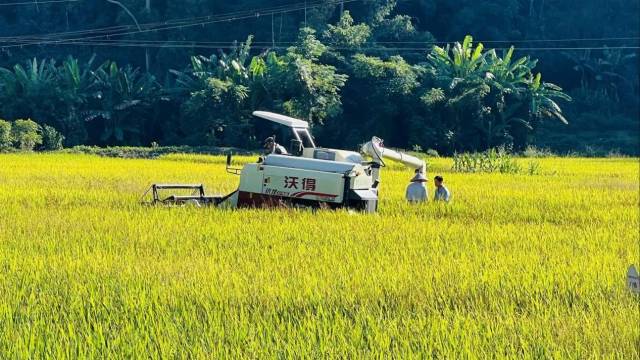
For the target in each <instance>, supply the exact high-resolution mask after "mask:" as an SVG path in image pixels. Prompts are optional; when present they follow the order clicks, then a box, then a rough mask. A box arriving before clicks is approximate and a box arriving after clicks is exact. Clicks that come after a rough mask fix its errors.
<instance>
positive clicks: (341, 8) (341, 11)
mask: <svg viewBox="0 0 640 360" xmlns="http://www.w3.org/2000/svg"><path fill="white" fill-rule="evenodd" d="M342 14H344V0H342V1H341V2H340V19H342Z"/></svg>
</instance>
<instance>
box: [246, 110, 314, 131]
mask: <svg viewBox="0 0 640 360" xmlns="http://www.w3.org/2000/svg"><path fill="white" fill-rule="evenodd" d="M253 116H257V117H259V118H261V119H265V120H269V121H273V122H275V123H278V124H282V125H284V126H288V127H291V128H298V129H300V128H302V129H308V128H309V123H308V122H306V121H302V120H299V119H295V118H292V117H289V116H285V115H280V114H275V113H272V112H268V111H254V112H253Z"/></svg>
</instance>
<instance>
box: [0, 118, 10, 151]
mask: <svg viewBox="0 0 640 360" xmlns="http://www.w3.org/2000/svg"><path fill="white" fill-rule="evenodd" d="M10 147H11V123H10V122H8V121H5V120H0V150H3V149H7V148H10Z"/></svg>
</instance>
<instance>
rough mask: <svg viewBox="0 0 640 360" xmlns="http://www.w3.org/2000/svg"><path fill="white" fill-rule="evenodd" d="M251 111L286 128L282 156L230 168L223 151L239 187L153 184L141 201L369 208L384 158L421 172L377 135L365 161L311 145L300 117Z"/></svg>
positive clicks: (364, 151)
mask: <svg viewBox="0 0 640 360" xmlns="http://www.w3.org/2000/svg"><path fill="white" fill-rule="evenodd" d="M253 115H254V116H256V117H258V118H261V119H264V120H268V121H272V122H274V123H277V124H280V125H283V126H286V127H287V128H289V129H290V130H291V133H292V139H291V143H290V146H289V149H288V154H275V153H271V154H267V155H265V156H261V157H260V158H259V159H258V162H256V163H250V164H246V165H244V166H243V167H242V168H241V169H240V168H233V167H232V166H231V155H228V156H227V172H230V173H233V174H235V175H240V185H239V186H238V189H237V190H236V191H234V192H232V193H231V194H228V195H225V196H222V195H215V196H208V195H206V194H205V189H204V186H203V185H201V184H194V185H185V184H153V185H152V186H151V187H150V188H149V190H147V192H146V193H145V195H144V196H143V199H147V200H146V203H152V204H158V203H162V204H188V203H192V204H195V205H213V206H220V207H227V208H247V207H313V208H350V209H356V210H361V211H365V212H375V211H376V210H377V208H378V185H379V184H380V168H382V167H384V159H388V160H393V161H397V162H400V163H402V164H404V165H406V166H407V167H410V168H412V169H414V170H415V172H416V173H422V174H423V175H425V171H426V165H425V162H424V161H423V160H421V159H418V158H416V157H413V156H410V155H407V154H404V153H401V152H397V151H393V150H391V149H387V148H385V147H384V145H383V142H382V140H381V139H379V138H377V137H374V138H372V139H371V141H369V142H368V143H366V144H364V145H363V146H362V148H361V152H362V154H364V155H366V156H369V157H370V158H371V160H370V161H366V160H365V159H364V158H363V156H362V155H361V154H360V153H357V152H353V151H347V150H337V149H327V148H320V147H316V145H315V143H314V141H313V137H312V136H311V134H310V133H309V124H308V123H307V122H306V121H302V120H298V119H294V118H291V117H288V116H284V115H279V114H274V113H270V112H264V111H256V112H254V113H253ZM170 190H191V191H192V194H190V195H183V196H180V195H169V196H166V197H163V196H162V193H163V192H166V191H170ZM149 197H150V199H149Z"/></svg>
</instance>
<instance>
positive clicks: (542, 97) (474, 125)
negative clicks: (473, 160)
mask: <svg viewBox="0 0 640 360" xmlns="http://www.w3.org/2000/svg"><path fill="white" fill-rule="evenodd" d="M483 50H484V47H483V45H482V44H478V45H476V46H475V47H474V46H473V39H472V38H471V37H470V36H467V37H465V39H464V41H463V43H462V44H460V43H456V44H454V45H453V46H447V47H445V48H441V47H437V46H436V47H434V48H433V50H432V52H431V53H430V54H429V55H428V56H427V64H426V68H427V72H428V73H429V74H430V75H431V78H432V81H433V86H435V88H436V89H439V90H440V92H441V93H442V94H443V96H441V97H439V96H432V95H433V94H437V92H435V93H434V92H433V91H428V92H427V93H426V94H425V96H423V102H424V103H425V104H426V105H427V107H428V108H429V109H430V111H444V112H445V113H447V114H448V115H444V119H443V120H442V124H444V127H445V128H444V129H442V130H443V131H445V132H448V133H450V134H452V135H451V138H452V139H453V141H454V142H455V143H454V144H453V145H454V146H456V147H465V144H467V145H466V146H469V147H471V148H479V147H492V146H496V145H498V144H501V143H505V142H507V143H509V142H512V141H513V134H512V133H513V132H514V131H515V130H516V128H517V127H518V126H521V127H524V128H525V129H528V131H531V130H533V129H534V123H536V122H538V121H540V120H542V119H544V118H555V119H558V120H560V121H562V122H564V123H566V122H567V120H566V119H565V117H564V116H563V114H562V110H561V109H560V106H559V105H558V104H557V103H556V102H555V100H556V99H562V100H567V101H568V100H571V98H570V97H569V96H567V95H566V94H564V93H563V92H562V89H560V88H559V87H558V86H556V85H554V84H550V83H543V82H542V81H541V76H540V75H539V74H538V75H537V76H534V75H533V74H532V71H533V69H534V68H535V66H536V63H537V61H536V60H531V59H530V58H529V57H522V58H519V59H517V60H513V54H514V48H513V47H511V48H510V49H509V50H507V51H505V52H504V53H503V55H502V56H501V57H500V56H498V55H497V53H496V51H495V50H489V51H486V52H483ZM478 132H479V133H480V134H482V136H481V137H478V136H474V133H476V134H477V133H478ZM479 138H480V139H484V141H483V142H482V143H478V139H479Z"/></svg>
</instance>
